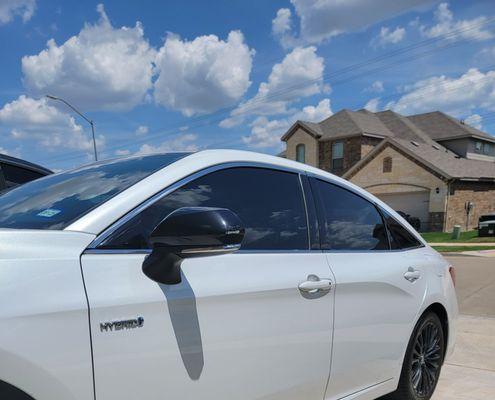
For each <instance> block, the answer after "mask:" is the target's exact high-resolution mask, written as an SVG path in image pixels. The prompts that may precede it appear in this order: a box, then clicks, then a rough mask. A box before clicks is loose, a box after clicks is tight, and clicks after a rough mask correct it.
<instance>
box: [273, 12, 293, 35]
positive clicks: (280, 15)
mask: <svg viewBox="0 0 495 400" xmlns="http://www.w3.org/2000/svg"><path fill="white" fill-rule="evenodd" d="M291 17H292V13H291V11H290V10H289V9H288V8H281V9H280V10H278V11H277V16H276V17H275V18H274V19H273V20H272V32H273V34H274V35H281V34H284V33H285V32H287V31H289V30H290V29H291Z"/></svg>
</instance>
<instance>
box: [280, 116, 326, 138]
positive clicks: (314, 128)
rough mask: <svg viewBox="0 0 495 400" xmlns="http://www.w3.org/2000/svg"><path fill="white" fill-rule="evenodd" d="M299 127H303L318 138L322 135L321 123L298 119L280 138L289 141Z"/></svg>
mask: <svg viewBox="0 0 495 400" xmlns="http://www.w3.org/2000/svg"><path fill="white" fill-rule="evenodd" d="M298 128H302V129H303V130H304V131H305V132H306V133H308V134H309V135H311V136H313V137H314V138H316V139H319V138H320V137H321V136H322V133H323V132H322V131H321V128H320V126H319V124H315V123H313V122H306V121H301V120H297V121H296V122H294V123H293V124H292V126H291V127H290V128H289V129H288V131H287V132H285V134H284V135H283V136H282V137H281V138H280V140H282V141H287V140H288V139H289V138H290V137H291V136H292V135H293V134H294V133H295V132H296V131H297V129H298Z"/></svg>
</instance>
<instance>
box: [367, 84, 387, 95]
mask: <svg viewBox="0 0 495 400" xmlns="http://www.w3.org/2000/svg"><path fill="white" fill-rule="evenodd" d="M384 90H385V88H384V86H383V81H374V82H373V83H372V84H371V86H370V87H368V88H366V89H365V90H364V91H365V92H372V93H382V92H383V91H384Z"/></svg>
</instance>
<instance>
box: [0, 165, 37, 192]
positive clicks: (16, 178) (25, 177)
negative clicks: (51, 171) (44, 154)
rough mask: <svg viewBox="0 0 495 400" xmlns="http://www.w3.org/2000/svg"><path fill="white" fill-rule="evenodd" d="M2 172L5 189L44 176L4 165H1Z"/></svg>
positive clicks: (14, 166)
mask: <svg viewBox="0 0 495 400" xmlns="http://www.w3.org/2000/svg"><path fill="white" fill-rule="evenodd" d="M2 171H3V176H4V177H5V181H6V183H7V187H12V186H17V185H22V184H23V183H26V182H31V181H34V180H35V179H38V178H41V177H43V176H44V175H43V174H40V173H39V172H36V171H32V170H30V169H26V168H22V167H18V166H16V165H11V164H5V163H2Z"/></svg>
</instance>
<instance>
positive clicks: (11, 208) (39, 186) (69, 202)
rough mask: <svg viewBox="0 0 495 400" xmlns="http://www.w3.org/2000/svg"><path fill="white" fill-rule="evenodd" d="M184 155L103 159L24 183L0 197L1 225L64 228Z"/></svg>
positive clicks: (27, 227) (1, 226)
mask: <svg viewBox="0 0 495 400" xmlns="http://www.w3.org/2000/svg"><path fill="white" fill-rule="evenodd" d="M186 155H187V153H169V154H155V155H149V156H142V157H132V158H128V159H123V160H122V159H121V160H111V161H104V162H100V163H95V164H91V165H87V166H84V167H81V168H77V169H74V170H72V171H67V172H62V173H59V174H54V175H48V176H46V177H43V178H40V179H37V180H35V181H31V182H28V183H25V184H24V185H22V186H19V187H16V188H14V189H12V190H10V191H9V192H7V193H4V194H2V195H1V196H0V228H12V229H54V230H61V229H64V228H65V227H67V226H69V225H70V224H71V223H72V222H73V221H75V220H77V219H79V218H80V217H82V216H83V215H84V214H86V213H88V212H89V211H91V210H92V209H94V208H96V207H98V206H99V205H101V204H103V203H104V202H106V201H107V200H109V199H110V198H112V197H113V196H115V195H117V194H118V193H120V192H122V191H124V190H125V189H127V188H129V187H130V186H132V185H134V184H135V183H137V182H138V181H140V180H141V179H143V178H145V177H147V176H148V175H150V174H152V173H153V172H155V171H157V170H159V169H161V168H163V167H165V166H166V165H168V164H171V163H173V162H175V161H177V160H178V159H180V158H182V157H184V156H186ZM4 172H5V171H4Z"/></svg>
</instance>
